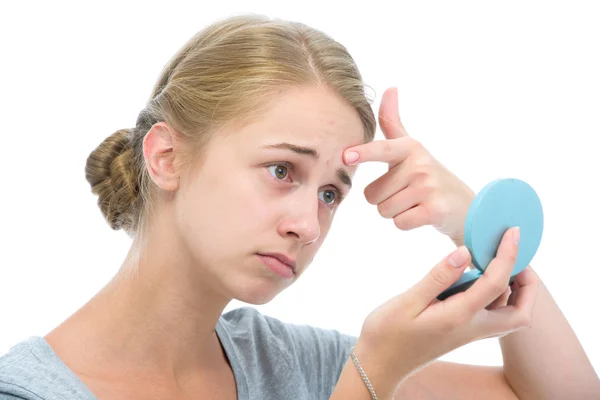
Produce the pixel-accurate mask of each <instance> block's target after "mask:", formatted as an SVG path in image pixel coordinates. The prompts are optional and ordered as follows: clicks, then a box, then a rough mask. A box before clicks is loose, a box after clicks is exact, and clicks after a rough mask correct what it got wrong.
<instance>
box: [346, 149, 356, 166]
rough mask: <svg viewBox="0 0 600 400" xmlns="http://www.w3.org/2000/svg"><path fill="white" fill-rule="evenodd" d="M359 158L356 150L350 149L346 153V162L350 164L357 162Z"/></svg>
mask: <svg viewBox="0 0 600 400" xmlns="http://www.w3.org/2000/svg"><path fill="white" fill-rule="evenodd" d="M356 160H358V153H357V152H355V151H349V152H347V153H346V162H347V163H348V164H350V163H353V162H355V161H356Z"/></svg>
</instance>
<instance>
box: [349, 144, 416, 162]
mask: <svg viewBox="0 0 600 400" xmlns="http://www.w3.org/2000/svg"><path fill="white" fill-rule="evenodd" d="M412 142H413V140H412V139H411V138H410V137H399V138H394V139H384V140H375V141H372V142H369V143H365V144H360V145H358V146H354V147H350V148H348V149H346V150H345V151H344V162H345V163H346V164H348V165H353V164H360V163H363V162H367V161H380V162H385V163H388V164H389V165H390V167H392V166H394V165H396V164H399V163H401V162H402V161H404V160H405V159H406V158H407V157H408V156H409V155H410V153H411V149H410V147H411V143H412ZM353 153H354V154H353Z"/></svg>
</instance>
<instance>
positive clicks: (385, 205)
mask: <svg viewBox="0 0 600 400" xmlns="http://www.w3.org/2000/svg"><path fill="white" fill-rule="evenodd" d="M389 204H390V202H389V201H383V202H381V203H379V204H377V211H378V212H379V215H381V216H382V217H383V218H390V217H391V216H390V215H389V212H390V211H389V209H390V206H389Z"/></svg>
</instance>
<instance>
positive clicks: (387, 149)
mask: <svg viewBox="0 0 600 400" xmlns="http://www.w3.org/2000/svg"><path fill="white" fill-rule="evenodd" d="M390 142H391V141H389V140H386V141H384V142H383V145H382V146H381V152H382V153H383V154H385V155H389V154H391V153H392V152H393V151H394V148H393V146H392V144H391V143H390Z"/></svg>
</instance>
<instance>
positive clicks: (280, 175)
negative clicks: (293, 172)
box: [267, 164, 290, 180]
mask: <svg viewBox="0 0 600 400" xmlns="http://www.w3.org/2000/svg"><path fill="white" fill-rule="evenodd" d="M267 169H268V170H269V172H271V175H273V176H274V177H275V178H277V179H281V180H283V179H285V178H287V176H288V173H289V171H288V170H289V169H290V167H289V166H288V165H285V164H273V165H270V166H268V167H267Z"/></svg>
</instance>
